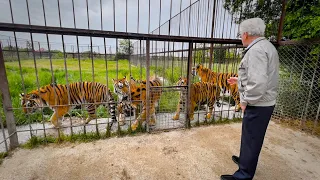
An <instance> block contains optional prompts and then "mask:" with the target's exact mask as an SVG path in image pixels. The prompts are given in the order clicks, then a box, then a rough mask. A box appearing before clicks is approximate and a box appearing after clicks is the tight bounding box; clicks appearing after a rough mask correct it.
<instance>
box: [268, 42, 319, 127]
mask: <svg viewBox="0 0 320 180" xmlns="http://www.w3.org/2000/svg"><path fill="white" fill-rule="evenodd" d="M278 51H279V56H280V85H279V95H278V98H277V104H276V107H275V112H274V116H273V117H274V118H275V119H277V120H279V121H286V120H289V121H291V123H302V124H301V125H302V128H309V129H310V128H311V129H313V128H314V127H313V123H311V124H312V127H310V121H311V122H314V123H315V124H316V122H317V121H318V118H319V103H320V95H319V93H318V92H319V90H320V89H319V82H320V81H319V75H320V68H319V63H320V59H319V42H308V41H305V42H300V43H291V44H289V43H288V44H287V43H285V44H284V46H280V47H279V49H278ZM306 122H309V125H308V124H305V123H306Z"/></svg>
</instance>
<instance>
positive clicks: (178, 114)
mask: <svg viewBox="0 0 320 180" xmlns="http://www.w3.org/2000/svg"><path fill="white" fill-rule="evenodd" d="M182 103H183V102H182V101H181V100H180V101H179V103H178V105H177V111H176V114H175V115H174V116H173V118H172V119H173V120H179V119H180V112H181V107H180V106H181V104H182Z"/></svg>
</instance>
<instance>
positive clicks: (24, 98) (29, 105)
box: [20, 92, 43, 114]
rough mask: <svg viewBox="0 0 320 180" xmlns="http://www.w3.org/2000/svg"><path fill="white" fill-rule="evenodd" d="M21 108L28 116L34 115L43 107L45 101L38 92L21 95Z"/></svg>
mask: <svg viewBox="0 0 320 180" xmlns="http://www.w3.org/2000/svg"><path fill="white" fill-rule="evenodd" d="M20 100H21V106H22V108H23V112H24V113H26V114H29V113H34V112H35V111H36V110H38V109H39V107H41V106H43V101H42V99H41V98H40V97H39V95H38V94H37V93H36V92H32V93H28V94H26V95H25V94H24V93H21V94H20Z"/></svg>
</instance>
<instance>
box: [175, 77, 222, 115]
mask: <svg viewBox="0 0 320 180" xmlns="http://www.w3.org/2000/svg"><path fill="white" fill-rule="evenodd" d="M177 85H178V86H186V85H187V79H186V78H179V81H178V82H177ZM190 93H191V94H190V97H191V99H190V100H191V107H190V112H189V114H190V116H189V117H190V119H191V120H193V115H194V109H195V107H196V106H197V105H203V104H207V105H208V107H209V111H208V114H207V115H206V119H210V118H211V112H212V111H213V108H214V104H215V102H216V101H217V99H219V97H220V88H217V86H216V85H215V84H213V83H210V82H196V83H193V84H191V90H190ZM186 99H187V92H186V91H182V92H181V93H180V100H179V104H178V107H177V112H176V115H175V116H174V117H173V119H174V120H178V119H179V117H180V116H179V114H180V111H181V110H183V109H185V105H186Z"/></svg>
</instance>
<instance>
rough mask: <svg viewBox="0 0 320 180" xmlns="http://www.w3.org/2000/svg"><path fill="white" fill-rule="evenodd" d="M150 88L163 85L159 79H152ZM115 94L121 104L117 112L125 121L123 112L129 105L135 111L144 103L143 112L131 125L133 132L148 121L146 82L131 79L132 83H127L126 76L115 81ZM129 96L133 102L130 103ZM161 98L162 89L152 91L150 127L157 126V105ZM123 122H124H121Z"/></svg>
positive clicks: (149, 110)
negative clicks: (141, 122) (141, 123)
mask: <svg viewBox="0 0 320 180" xmlns="http://www.w3.org/2000/svg"><path fill="white" fill-rule="evenodd" d="M149 82H150V87H161V86H162V84H161V82H160V80H159V78H154V77H153V78H150V80H149ZM113 87H114V92H115V93H116V94H117V95H118V97H119V100H120V103H119V104H118V107H117V110H118V113H119V119H123V118H124V116H123V111H124V110H125V107H128V103H129V104H130V105H131V106H132V107H133V108H135V109H137V107H138V105H139V104H140V103H141V101H142V112H141V114H140V115H139V116H138V117H136V119H135V121H134V123H133V124H132V125H131V129H132V130H136V128H137V127H138V124H139V122H140V121H145V120H146V111H147V107H146V89H147V85H146V80H143V81H136V80H135V79H133V78H130V82H128V81H127V79H126V76H125V77H124V78H122V79H113ZM129 96H130V97H131V101H130V102H129ZM160 96H161V90H160V89H152V90H150V108H149V109H148V112H149V114H150V117H151V118H150V121H149V125H155V121H156V119H155V105H156V103H157V101H159V99H160ZM121 121H122V120H121Z"/></svg>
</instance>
